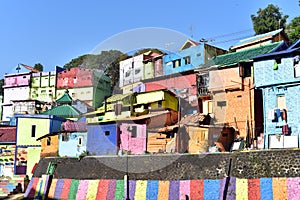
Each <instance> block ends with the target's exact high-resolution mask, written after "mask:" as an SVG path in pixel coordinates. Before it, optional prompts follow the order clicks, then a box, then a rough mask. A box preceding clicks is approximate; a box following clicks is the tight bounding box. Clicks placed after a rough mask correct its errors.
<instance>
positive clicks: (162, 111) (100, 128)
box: [86, 90, 178, 155]
mask: <svg viewBox="0 0 300 200" xmlns="http://www.w3.org/2000/svg"><path fill="white" fill-rule="evenodd" d="M105 102H106V104H104V105H103V106H102V107H101V108H99V109H98V110H97V111H95V112H92V113H87V114H86V116H87V123H88V124H87V126H88V139H87V151H88V152H90V153H91V154H96V155H103V154H104V155H107V154H106V153H108V154H115V153H117V152H118V151H119V150H122V151H123V152H128V151H130V153H132V154H141V153H144V152H145V151H146V149H147V143H146V142H147V131H146V130H147V129H153V128H161V127H164V126H168V125H173V124H175V123H176V122H177V120H178V112H177V111H178V99H177V98H176V97H175V95H174V94H173V93H172V92H170V91H165V90H158V91H151V92H144V93H132V94H125V95H122V94H119V95H114V96H112V97H110V98H108V99H107V100H106V101H105ZM105 111H106V112H105ZM103 143H105V144H103Z"/></svg>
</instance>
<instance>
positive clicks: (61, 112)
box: [42, 105, 80, 118]
mask: <svg viewBox="0 0 300 200" xmlns="http://www.w3.org/2000/svg"><path fill="white" fill-rule="evenodd" d="M42 114H45V115H55V116H58V117H63V118H78V117H79V116H80V112H79V111H78V110H77V109H75V108H74V107H73V106H70V105H61V106H56V107H54V108H52V109H50V110H47V111H45V112H43V113H42Z"/></svg>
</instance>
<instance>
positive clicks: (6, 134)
mask: <svg viewBox="0 0 300 200" xmlns="http://www.w3.org/2000/svg"><path fill="white" fill-rule="evenodd" d="M16 133H17V129H16V127H15V126H1V127H0V144H1V143H15V142H16Z"/></svg>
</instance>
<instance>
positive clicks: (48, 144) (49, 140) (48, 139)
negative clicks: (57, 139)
mask: <svg viewBox="0 0 300 200" xmlns="http://www.w3.org/2000/svg"><path fill="white" fill-rule="evenodd" d="M50 145H51V137H47V146H50Z"/></svg>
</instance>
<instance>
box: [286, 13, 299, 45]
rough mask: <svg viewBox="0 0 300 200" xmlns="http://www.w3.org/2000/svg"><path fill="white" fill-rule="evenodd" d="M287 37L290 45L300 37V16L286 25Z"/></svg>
mask: <svg viewBox="0 0 300 200" xmlns="http://www.w3.org/2000/svg"><path fill="white" fill-rule="evenodd" d="M286 32H287V35H288V37H289V39H290V41H291V43H294V42H296V40H298V39H299V36H300V16H299V17H295V18H294V19H293V20H292V21H291V23H289V24H288V25H287V29H286Z"/></svg>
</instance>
